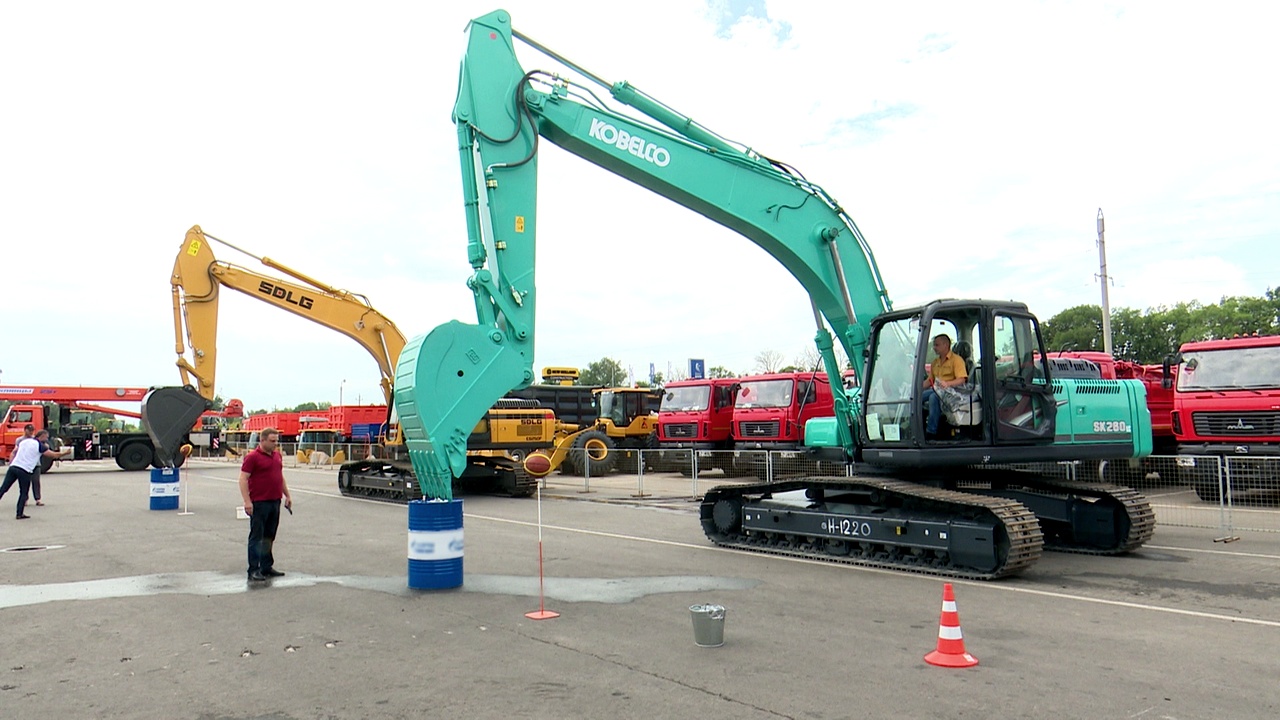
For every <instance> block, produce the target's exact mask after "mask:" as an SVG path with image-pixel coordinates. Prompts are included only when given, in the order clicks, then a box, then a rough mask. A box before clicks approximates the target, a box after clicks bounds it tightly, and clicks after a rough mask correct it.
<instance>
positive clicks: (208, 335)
mask: <svg viewBox="0 0 1280 720" xmlns="http://www.w3.org/2000/svg"><path fill="white" fill-rule="evenodd" d="M210 240H217V241H218V242H222V243H223V244H224V245H227V246H228V247H231V248H233V249H236V250H239V251H240V252H244V253H245V254H246V255H249V256H250V257H254V258H256V259H257V260H259V261H260V262H261V263H262V264H263V265H266V266H267V267H270V268H274V269H276V270H279V271H280V272H282V273H285V274H286V275H288V276H290V277H292V278H294V279H296V280H298V281H300V282H301V283H303V284H299V283H294V282H290V281H287V280H282V279H280V278H277V277H272V276H268V275H262V274H260V273H256V272H253V271H252V270H248V269H246V268H243V267H240V266H237V265H232V264H230V263H226V262H222V261H220V260H218V259H217V258H215V257H214V254H213V249H212V247H211V245H210V242H209V241H210ZM169 283H170V285H171V286H172V292H173V333H174V350H175V351H176V352H177V354H178V363H177V364H178V371H179V372H180V373H181V374H182V382H183V387H163V388H155V389H152V390H151V391H150V392H149V393H148V394H147V396H146V398H144V399H143V401H142V422H143V426H144V427H145V428H146V429H147V432H148V434H150V435H151V439H152V442H153V443H154V444H155V446H156V449H157V450H158V452H159V454H160V456H161V458H163V459H166V460H167V459H168V458H172V457H173V456H174V455H173V454H174V452H176V451H177V446H178V444H179V443H180V441H181V437H182V436H183V435H184V434H185V432H186V431H187V430H188V429H190V428H191V426H192V424H193V423H195V421H196V419H198V418H199V417H200V414H201V413H202V412H204V411H205V410H206V409H208V408H209V407H210V404H211V402H212V400H213V397H214V381H215V377H216V374H217V358H218V302H219V299H220V297H219V296H220V292H221V289H222V288H223V287H227V288H230V289H232V290H235V291H237V292H241V293H244V294H245V295H248V296H250V297H253V298H256V299H258V300H261V301H263V302H265V303H268V304H270V305H274V306H275V307H277V308H280V309H281V310H285V311H287V312H290V313H293V314H294V315H298V316H300V317H304V318H306V319H308V320H311V321H312V322H314V323H317V324H319V325H322V326H324V327H327V328H329V329H331V330H336V331H337V332H340V333H342V334H343V335H346V336H347V337H349V338H351V339H352V340H355V341H356V342H358V343H360V345H361V346H362V347H363V348H364V349H365V350H367V351H368V352H369V354H370V355H372V356H373V359H374V360H375V361H376V362H377V363H378V370H379V373H380V374H381V384H382V392H383V395H384V396H385V397H386V400H387V405H388V408H389V407H390V405H391V401H392V398H393V385H392V382H393V375H394V372H395V366H396V361H397V359H398V358H399V357H400V353H401V352H402V350H403V349H404V346H405V338H404V335H403V334H401V333H400V330H399V329H397V328H396V326H395V323H393V322H391V320H389V319H388V318H387V317H386V316H384V315H383V314H382V313H380V312H378V311H377V310H375V309H374V308H373V307H372V306H371V305H370V304H369V301H368V299H367V298H365V297H364V296H362V295H358V294H355V293H351V292H348V291H346V290H341V289H339V288H335V287H333V286H331V285H328V284H326V283H323V282H320V281H318V280H315V279H313V278H311V277H308V276H307V275H304V274H302V273H300V272H298V271H296V270H293V269H292V268H289V267H286V266H284V265H282V264H280V263H277V262H275V261H273V260H271V259H270V258H266V257H258V256H256V255H253V254H251V253H247V252H245V251H243V250H240V249H239V248H236V247H235V246H234V245H231V244H229V243H226V242H225V241H222V240H218V239H217V238H215V237H213V236H212V235H208V234H206V233H205V232H204V231H203V230H201V229H200V226H199V225H195V226H193V227H192V228H191V229H190V230H188V231H187V235H186V238H185V239H184V240H183V242H182V246H181V247H180V248H179V250H178V256H177V259H176V260H174V263H173V275H172V276H171V277H170V278H169ZM188 346H189V347H190V349H191V352H190V355H188V353H187V347H188Z"/></svg>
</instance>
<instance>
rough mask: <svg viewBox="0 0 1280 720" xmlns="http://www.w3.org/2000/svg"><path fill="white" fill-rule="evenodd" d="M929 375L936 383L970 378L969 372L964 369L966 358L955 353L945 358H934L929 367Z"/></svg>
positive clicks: (950, 353) (948, 354)
mask: <svg viewBox="0 0 1280 720" xmlns="http://www.w3.org/2000/svg"><path fill="white" fill-rule="evenodd" d="M929 374H930V375H931V376H932V377H933V379H934V381H935V382H937V381H938V380H942V381H944V382H951V381H952V380H957V379H964V378H967V377H969V371H968V370H966V369H965V367H964V358H962V357H960V356H959V355H957V354H955V353H953V352H949V353H947V356H946V357H943V358H934V359H933V362H932V363H931V364H930V365H929Z"/></svg>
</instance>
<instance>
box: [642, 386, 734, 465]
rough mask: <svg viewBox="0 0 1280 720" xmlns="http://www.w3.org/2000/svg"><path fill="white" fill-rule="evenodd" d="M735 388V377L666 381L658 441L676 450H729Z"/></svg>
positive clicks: (731, 437) (731, 435)
mask: <svg viewBox="0 0 1280 720" xmlns="http://www.w3.org/2000/svg"><path fill="white" fill-rule="evenodd" d="M737 389H738V380H737V378H709V379H705V380H679V381H676V382H672V383H667V384H666V386H665V387H663V389H662V391H663V392H662V405H661V406H660V407H659V409H658V442H659V443H660V444H661V445H662V446H663V447H671V448H677V449H694V450H731V449H732V448H733V432H732V430H733V402H734V397H735V395H736V393H737Z"/></svg>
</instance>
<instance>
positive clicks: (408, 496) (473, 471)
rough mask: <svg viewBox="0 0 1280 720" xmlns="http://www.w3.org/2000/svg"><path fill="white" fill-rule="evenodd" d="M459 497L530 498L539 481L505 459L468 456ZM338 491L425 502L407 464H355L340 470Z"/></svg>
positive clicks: (458, 482)
mask: <svg viewBox="0 0 1280 720" xmlns="http://www.w3.org/2000/svg"><path fill="white" fill-rule="evenodd" d="M453 486H454V487H453V491H454V493H457V494H463V493H472V492H489V493H501V494H505V495H510V496H511V497H529V496H530V495H532V494H533V493H534V491H535V490H537V487H538V479H537V478H535V477H533V476H532V475H529V473H527V472H525V469H524V465H523V464H522V463H521V462H517V461H516V460H513V459H511V458H509V457H506V456H503V455H496V456H492V457H489V456H482V455H474V454H473V455H470V456H468V464H467V470H466V471H465V472H464V473H463V475H462V477H460V478H456V479H455V480H454V481H453ZM338 490H339V491H340V492H341V493H342V494H343V495H344V496H346V497H359V498H367V499H370V500H385V501H387V502H396V503H407V502H410V501H412V500H421V499H422V488H421V487H420V486H419V483H418V479H417V476H416V475H414V472H413V465H412V464H411V463H410V462H409V461H408V460H407V459H405V460H395V459H388V460H379V459H376V458H375V459H368V460H356V461H353V462H348V463H344V464H343V465H342V467H341V468H339V470H338Z"/></svg>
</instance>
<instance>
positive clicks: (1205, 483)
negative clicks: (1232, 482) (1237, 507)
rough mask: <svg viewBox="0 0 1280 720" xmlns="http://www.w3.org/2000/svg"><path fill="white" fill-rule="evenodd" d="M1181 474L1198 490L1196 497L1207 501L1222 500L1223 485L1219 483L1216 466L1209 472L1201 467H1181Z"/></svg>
mask: <svg viewBox="0 0 1280 720" xmlns="http://www.w3.org/2000/svg"><path fill="white" fill-rule="evenodd" d="M1179 474H1180V475H1181V477H1182V479H1183V481H1184V482H1186V483H1187V484H1189V485H1191V487H1192V488H1193V489H1194V490H1195V491H1196V497H1199V498H1200V499H1201V500H1204V501H1205V502H1219V501H1220V500H1222V487H1221V486H1220V485H1219V483H1218V470H1217V468H1216V467H1215V468H1213V469H1212V471H1208V472H1206V471H1205V470H1203V469H1201V468H1179Z"/></svg>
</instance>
